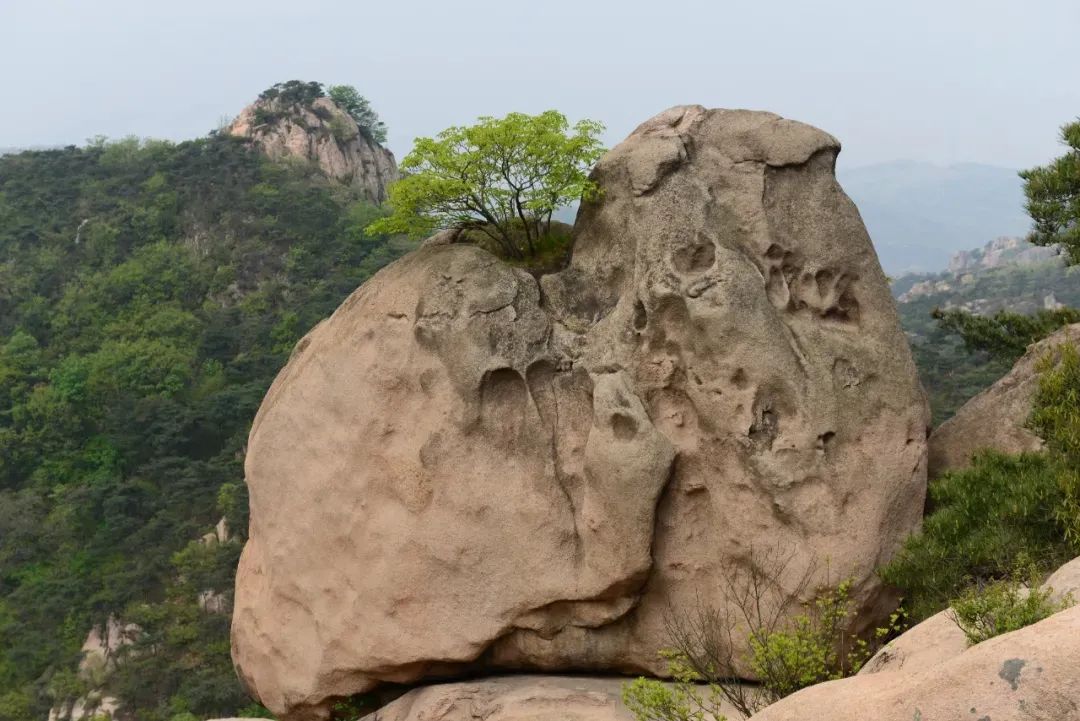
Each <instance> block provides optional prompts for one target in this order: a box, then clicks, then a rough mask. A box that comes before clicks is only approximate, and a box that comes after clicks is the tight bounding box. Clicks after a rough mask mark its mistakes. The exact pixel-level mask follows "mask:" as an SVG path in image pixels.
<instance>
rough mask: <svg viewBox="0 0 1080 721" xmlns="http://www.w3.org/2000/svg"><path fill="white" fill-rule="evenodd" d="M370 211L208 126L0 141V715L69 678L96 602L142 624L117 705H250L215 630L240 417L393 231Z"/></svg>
mask: <svg viewBox="0 0 1080 721" xmlns="http://www.w3.org/2000/svg"><path fill="white" fill-rule="evenodd" d="M379 216H380V210H379V209H378V208H376V207H373V206H371V205H370V204H368V203H366V202H364V200H363V199H362V198H361V197H360V196H359V195H358V194H357V191H354V190H351V189H350V188H349V187H347V186H345V185H341V184H337V183H331V182H329V181H328V180H327V179H326V178H325V177H324V176H323V175H322V174H321V173H320V172H319V171H318V169H317V168H314V167H313V166H311V165H309V164H306V163H301V162H289V163H275V162H270V161H269V160H267V159H265V158H264V157H262V156H261V155H260V154H259V153H257V152H256V151H254V150H253V149H251V148H250V147H249V146H248V145H247V144H245V143H244V142H243V141H241V140H238V139H235V138H230V137H226V136H223V135H216V134H211V135H210V136H209V137H206V138H202V139H199V140H194V141H190V142H183V143H178V144H173V143H169V142H163V141H140V140H137V139H134V138H131V139H125V140H120V141H116V142H107V141H105V140H96V141H94V142H91V143H90V144H89V145H87V146H86V147H78V148H77V147H67V148H64V149H60V150H50V151H39V152H25V153H21V154H18V155H9V156H3V157H0V720H2V721H29V720H30V719H33V720H34V721H38V720H39V719H43V718H45V717H46V716H47V714H48V711H49V708H50V707H51V706H53V705H54V704H56V703H58V702H62V701H64V700H65V699H69V700H70V699H72V698H75V697H78V696H80V695H81V694H82V693H84V692H85V691H86V690H87V689H86V687H85V686H86V684H87V681H86V680H85V679H83V678H80V677H79V676H78V675H77V674H76V669H77V667H78V663H79V659H80V652H79V650H80V647H81V645H82V643H83V641H84V639H85V638H86V635H87V631H88V629H90V628H91V627H92V626H94V625H95V624H103V623H105V622H106V620H107V619H108V618H109V617H116V618H121V619H123V621H124V622H125V623H136V624H138V625H139V626H140V627H141V629H142V633H140V634H139V637H138V640H137V641H136V643H135V644H134V645H133V646H132V647H130V648H128V649H125V651H124V653H125V658H124V663H122V664H120V665H119V666H118V669H117V671H116V672H115V674H113V676H112V677H111V678H110V682H109V688H108V692H109V693H110V694H112V695H115V696H118V697H119V698H121V699H122V701H123V704H124V706H125V708H126V709H127V710H128V711H130V712H132V713H133V715H134V717H136V718H138V719H140V720H141V721H159V720H165V719H171V720H172V721H183V720H184V719H192V718H197V717H198V718H207V717H217V716H234V715H243V713H242V712H244V711H245V710H246V712H247V713H254V712H258V709H257V707H256V708H252V707H251V701H250V699H249V698H248V697H247V695H246V694H245V693H244V691H243V690H242V689H241V688H240V685H239V683H238V682H237V681H236V678H235V674H234V672H233V668H232V663H231V661H230V658H229V641H228V626H229V614H230V611H231V606H230V603H231V594H232V579H233V573H234V569H235V565H236V561H237V557H238V554H239V550H240V548H241V545H242V543H243V540H244V532H245V530H246V526H247V523H246V511H247V497H246V491H245V487H244V483H243V457H244V446H245V441H246V438H247V433H248V428H249V425H250V422H251V419H252V418H253V417H254V414H255V411H256V410H257V408H258V406H259V403H260V402H261V400H262V397H263V395H264V393H265V392H266V390H267V388H268V387H269V385H270V383H271V381H272V380H273V378H274V376H275V374H276V373H277V371H278V370H279V368H280V367H281V366H282V365H283V363H284V361H285V360H286V358H287V356H288V354H289V352H290V350H291V349H292V347H293V345H294V343H295V342H296V341H297V340H298V339H299V337H300V336H301V335H302V334H303V333H304V332H305V331H306V329H308V328H310V327H311V326H313V325H314V324H315V323H316V322H317V321H319V320H320V319H321V318H323V317H325V316H327V315H328V314H329V313H331V312H332V311H333V309H334V308H335V307H336V306H337V305H338V304H339V303H340V302H341V300H342V299H343V298H344V297H345V296H346V295H347V294H348V293H349V292H351V291H352V290H353V289H354V288H356V286H357V285H359V284H360V283H361V282H363V281H364V280H365V279H366V278H367V277H369V276H370V275H371V274H372V273H373V272H374V271H375V270H376V269H378V268H379V267H381V266H382V265H384V264H385V263H387V262H388V261H389V260H391V259H393V258H395V257H397V256H399V255H400V254H402V253H403V252H405V251H406V250H407V249H408V247H409V245H408V243H406V242H405V241H403V240H401V239H391V238H388V237H385V236H372V235H369V234H367V233H366V232H365V231H364V228H365V227H367V226H368V225H369V224H370V223H372V222H373V221H374V220H376V219H377V218H378V217H379ZM223 517H224V518H226V519H227V521H228V526H229V528H230V529H231V530H232V534H233V535H232V537H231V538H230V539H229V540H227V541H226V542H224V543H209V544H207V543H201V542H199V539H200V538H201V537H202V536H203V535H204V534H206V533H207V532H209V531H211V530H212V529H213V527H214V526H215V524H216V523H217V522H218V521H219V519H221V518H223ZM204 591H213V592H215V593H216V594H220V595H221V596H220V597H221V598H223V599H224V604H225V607H224V608H221V609H218V610H219V612H217V613H210V612H208V611H204V610H202V609H201V608H200V606H199V598H198V597H199V594H200V593H202V592H204Z"/></svg>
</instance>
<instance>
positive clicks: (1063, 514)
mask: <svg viewBox="0 0 1080 721" xmlns="http://www.w3.org/2000/svg"><path fill="white" fill-rule="evenodd" d="M1039 370H1040V373H1041V376H1040V378H1039V390H1038V391H1037V392H1036V394H1035V400H1034V403H1033V410H1032V413H1031V420H1030V422H1029V425H1030V426H1031V428H1032V430H1034V431H1035V432H1036V433H1037V434H1039V437H1041V438H1043V439H1044V440H1045V441H1046V446H1047V449H1048V451H1049V453H1050V455H1051V458H1052V459H1053V461H1054V464H1055V466H1056V473H1057V479H1058V485H1059V487H1060V489H1061V496H1062V497H1061V499H1060V500H1059V501H1058V503H1057V506H1056V507H1055V509H1054V516H1055V518H1056V519H1057V521H1058V524H1059V525H1060V526H1061V527H1062V529H1063V531H1064V534H1065V539H1066V540H1067V541H1068V543H1069V546H1070V547H1071V549H1072V550H1073V552H1074V553H1080V352H1078V351H1077V349H1076V346H1074V345H1069V344H1063V345H1061V346H1060V347H1058V348H1056V349H1055V351H1054V352H1053V353H1052V354H1050V355H1048V356H1047V357H1046V358H1044V359H1043V361H1042V364H1041V365H1040V367H1039Z"/></svg>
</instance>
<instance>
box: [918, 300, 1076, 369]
mask: <svg viewBox="0 0 1080 721" xmlns="http://www.w3.org/2000/svg"><path fill="white" fill-rule="evenodd" d="M932 317H933V318H934V319H935V320H936V321H937V322H938V324H939V325H940V326H941V328H942V329H944V330H945V331H947V332H950V333H956V334H957V335H959V336H960V337H961V338H962V339H963V341H964V345H965V347H966V348H967V349H968V350H969V351H976V352H978V351H985V352H987V353H989V354H990V355H991V356H992V357H995V358H1000V359H1001V360H1004V361H1008V362H1010V363H1011V362H1015V361H1016V360H1018V359H1019V358H1020V356H1022V355H1024V353H1025V352H1026V351H1027V348H1028V346H1029V345H1031V344H1032V343H1034V342H1036V341H1039V340H1042V339H1043V338H1046V337H1047V336H1049V335H1051V334H1052V333H1053V332H1054V331H1056V330H1058V329H1060V328H1062V327H1064V326H1067V325H1070V324H1072V323H1080V309H1076V308H1059V309H1057V310H1039V311H1036V312H1035V313H1033V314H1031V315H1025V314H1023V313H1013V312H1011V311H1007V310H1001V311H998V312H997V313H995V314H994V315H992V316H990V317H985V316H980V315H975V314H974V313H968V312H966V311H963V310H957V309H954V310H941V309H939V308H935V309H934V311H933V313H932Z"/></svg>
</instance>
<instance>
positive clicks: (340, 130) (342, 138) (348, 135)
mask: <svg viewBox="0 0 1080 721" xmlns="http://www.w3.org/2000/svg"><path fill="white" fill-rule="evenodd" d="M326 126H327V127H328V128H330V134H331V135H333V136H334V140H336V141H338V142H339V143H345V142H348V141H349V140H352V139H353V138H355V137H356V131H355V130H354V129H353V128H352V127H350V126H349V123H348V121H346V120H345V118H343V117H342V116H340V115H331V116H330V119H329V120H327V122H326Z"/></svg>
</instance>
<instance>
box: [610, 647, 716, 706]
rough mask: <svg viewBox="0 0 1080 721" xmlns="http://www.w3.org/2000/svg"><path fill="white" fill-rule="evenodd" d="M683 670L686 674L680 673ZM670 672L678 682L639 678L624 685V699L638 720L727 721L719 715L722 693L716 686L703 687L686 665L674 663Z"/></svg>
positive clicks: (670, 667)
mask: <svg viewBox="0 0 1080 721" xmlns="http://www.w3.org/2000/svg"><path fill="white" fill-rule="evenodd" d="M680 669H683V670H684V671H685V673H680ZM668 670H669V672H673V674H674V677H675V681H674V682H673V683H664V682H662V681H657V680H656V679H651V678H638V679H635V680H633V681H631V682H630V683H626V684H623V689H622V699H623V703H624V704H626V707H627V708H628V709H630V713H632V714H634V718H636V719H637V720H638V721H705V719H706V718H712V719H716V721H725V719H726V718H727V717H726V716H724V714H723V713H721V712H720V708H721V704H722V703H723V698H724V696H723V694H722V692H721V691H720V690H719V689H718V687H717V686H716V685H714V684H709V685H701V684H700V683H699V681H700V678H699V677H698V676H697V675H696V674H695V673H693V671H691V670H690V669H689V667H688V666H686V665H685V664H683V663H680V662H678V661H672V663H671V665H669V669H668Z"/></svg>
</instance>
